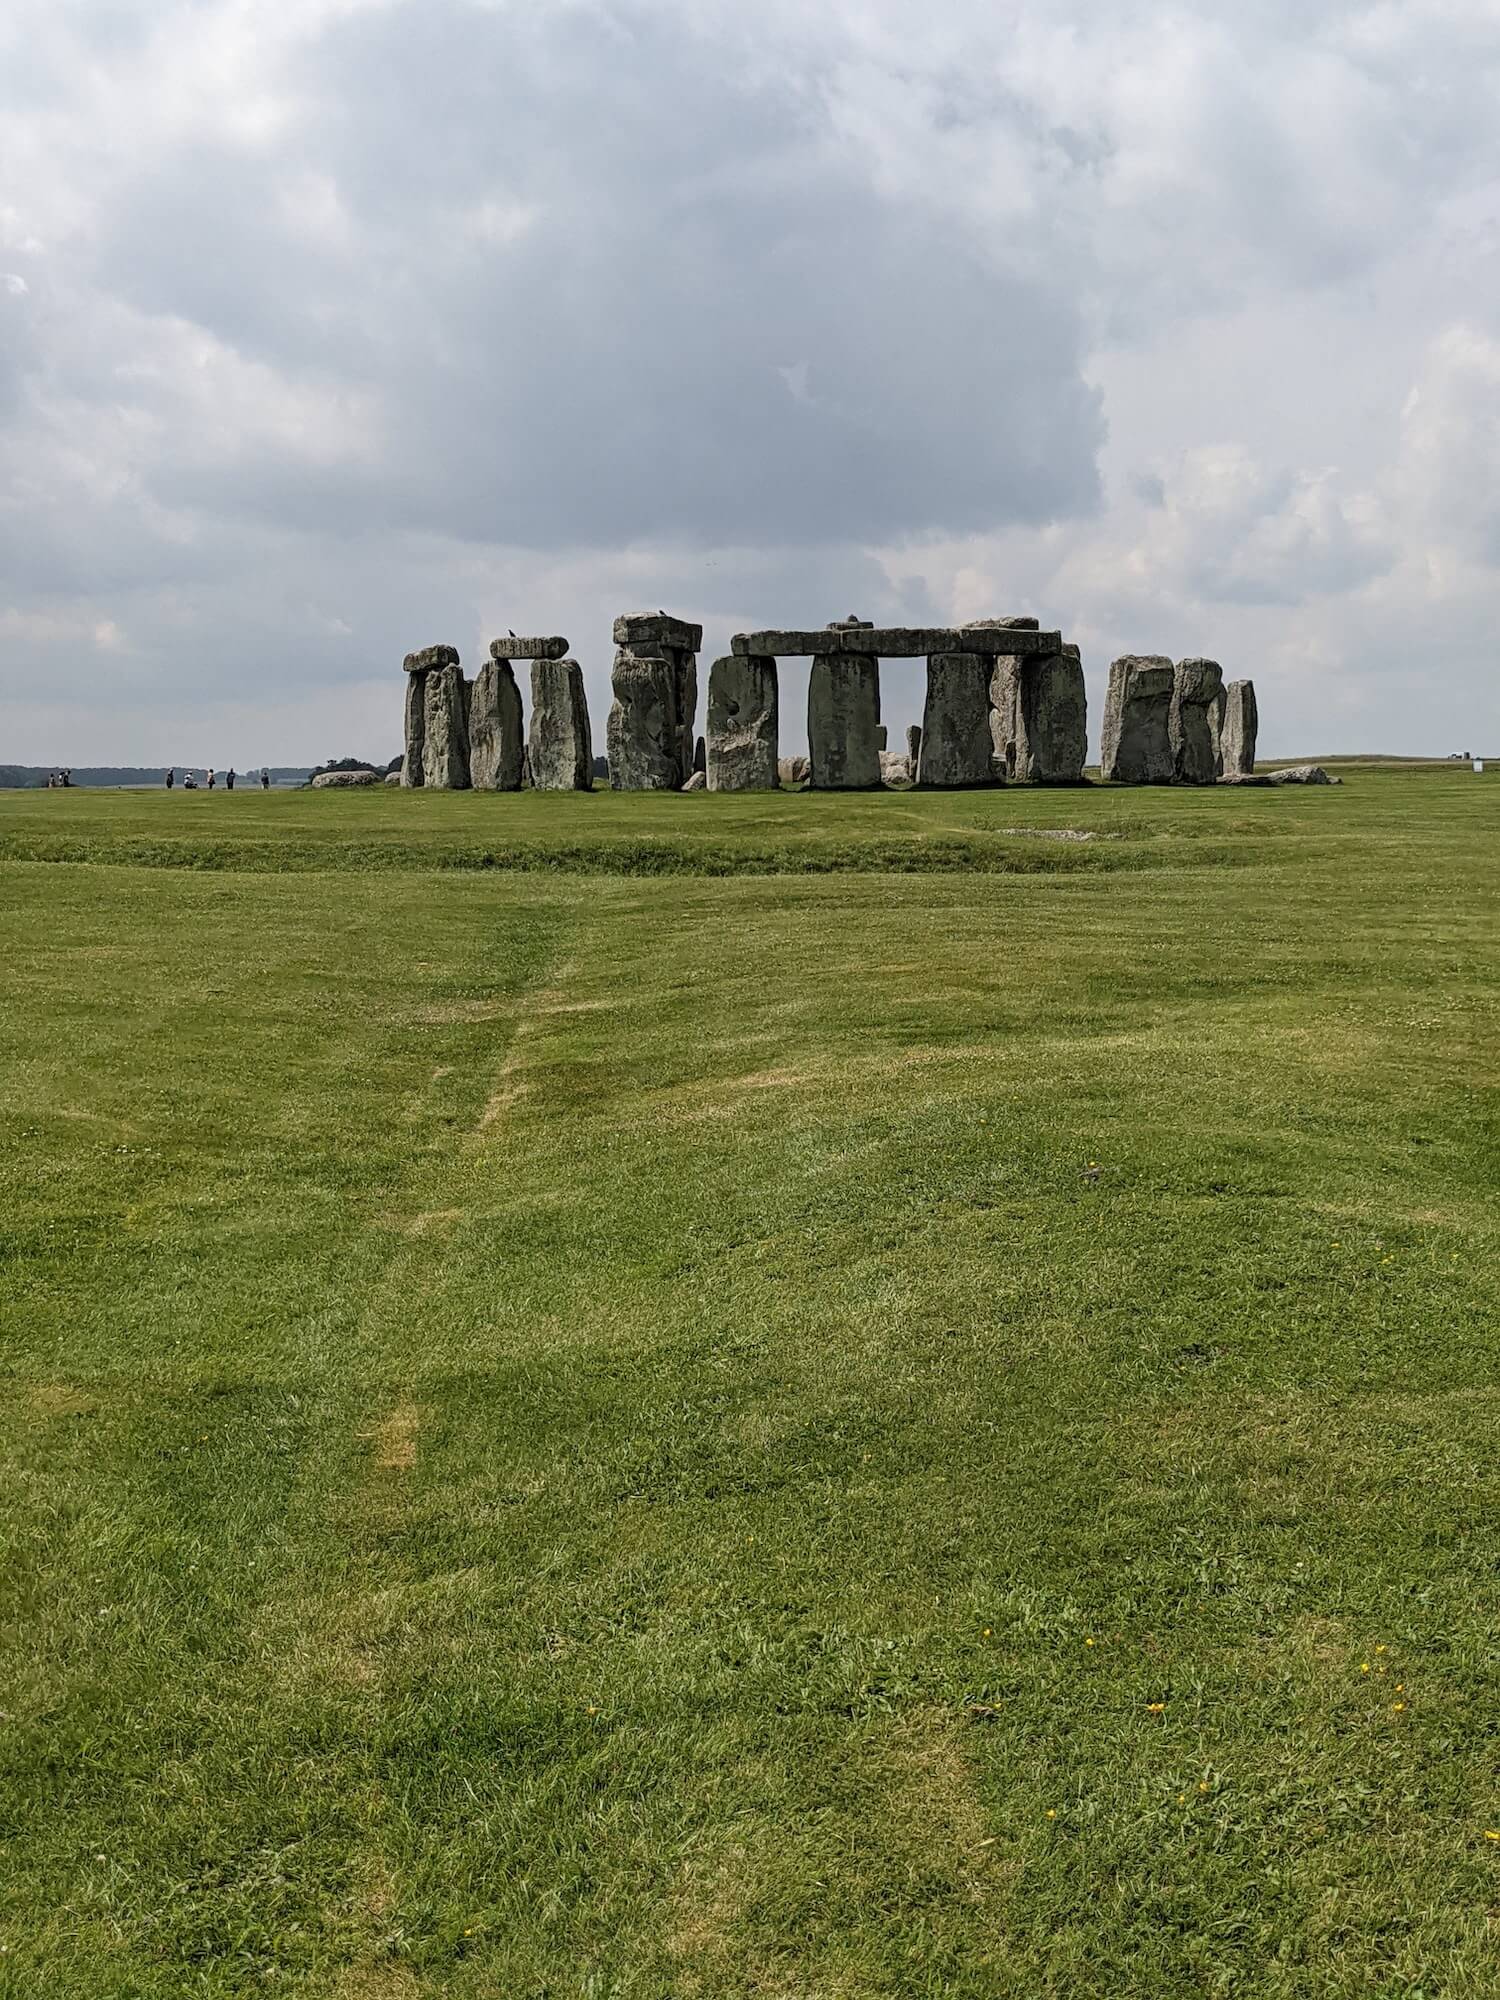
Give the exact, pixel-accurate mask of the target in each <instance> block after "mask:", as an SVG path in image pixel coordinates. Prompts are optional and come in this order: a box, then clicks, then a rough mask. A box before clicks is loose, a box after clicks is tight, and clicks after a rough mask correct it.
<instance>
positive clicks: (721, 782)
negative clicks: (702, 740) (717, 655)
mask: <svg viewBox="0 0 1500 2000" xmlns="http://www.w3.org/2000/svg"><path fill="white" fill-rule="evenodd" d="M779 732H780V694H779V691H778V687H777V675H776V662H775V661H774V660H764V659H749V658H737V657H736V656H735V655H734V654H733V653H731V654H729V655H728V656H727V657H726V658H724V659H719V660H715V661H714V663H713V665H712V667H710V668H709V672H708V741H707V749H706V757H705V764H706V775H707V783H708V789H709V790H710V791H711V792H769V791H774V790H775V789H776V787H777V785H778V783H779V782H780V779H779V774H778V760H777V755H776V751H777V741H778V736H779Z"/></svg>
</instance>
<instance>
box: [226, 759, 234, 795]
mask: <svg viewBox="0 0 1500 2000" xmlns="http://www.w3.org/2000/svg"><path fill="white" fill-rule="evenodd" d="M224 789H225V791H226V792H232V791H233V790H234V766H233V764H231V765H230V767H229V769H228V771H227V772H226V773H225V777H224Z"/></svg>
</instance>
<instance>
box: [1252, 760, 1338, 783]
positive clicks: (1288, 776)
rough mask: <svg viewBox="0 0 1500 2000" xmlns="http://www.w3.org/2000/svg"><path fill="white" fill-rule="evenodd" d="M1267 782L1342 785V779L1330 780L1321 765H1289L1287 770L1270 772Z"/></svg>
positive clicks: (1267, 774)
mask: <svg viewBox="0 0 1500 2000" xmlns="http://www.w3.org/2000/svg"><path fill="white" fill-rule="evenodd" d="M1266 782H1267V783H1268V784H1272V785H1341V784H1343V782H1344V781H1343V779H1342V778H1330V777H1329V775H1328V773H1327V772H1326V771H1325V770H1324V769H1323V766H1322V765H1321V764H1288V765H1287V766H1286V768H1285V770H1282V771H1268V772H1267V773H1266Z"/></svg>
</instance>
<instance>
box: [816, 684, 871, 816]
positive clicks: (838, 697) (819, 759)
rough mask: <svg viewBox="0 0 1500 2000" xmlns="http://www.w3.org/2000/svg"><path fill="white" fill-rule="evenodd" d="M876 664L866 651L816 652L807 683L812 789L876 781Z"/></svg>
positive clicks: (856, 787) (864, 787)
mask: <svg viewBox="0 0 1500 2000" xmlns="http://www.w3.org/2000/svg"><path fill="white" fill-rule="evenodd" d="M879 726H880V662H879V660H878V659H876V658H875V656H874V655H873V654H870V653H819V654H817V655H816V656H815V657H814V659H813V663H812V672H811V674H810V675H809V676H808V683H807V747H808V761H809V763H810V764H811V766H812V775H811V777H810V778H809V780H808V783H809V784H810V785H811V786H812V788H813V790H814V791H818V792H850V791H874V790H875V789H876V788H877V787H878V786H879V784H880V753H879V751H878V750H877V749H876V748H875V731H876V730H877V729H878V728H879Z"/></svg>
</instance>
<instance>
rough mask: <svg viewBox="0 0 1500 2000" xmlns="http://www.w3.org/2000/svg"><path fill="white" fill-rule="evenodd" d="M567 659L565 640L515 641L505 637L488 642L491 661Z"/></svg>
mask: <svg viewBox="0 0 1500 2000" xmlns="http://www.w3.org/2000/svg"><path fill="white" fill-rule="evenodd" d="M567 657H568V642H567V640H566V639H555V638H554V639H517V638H515V637H514V636H511V635H507V637H505V638H504V639H491V641H490V658H491V659H492V660H565V659H566V658H567Z"/></svg>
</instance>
